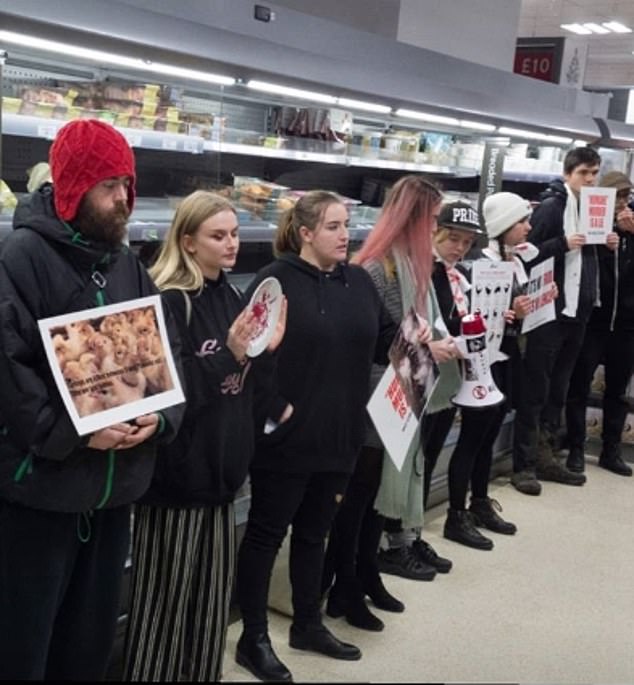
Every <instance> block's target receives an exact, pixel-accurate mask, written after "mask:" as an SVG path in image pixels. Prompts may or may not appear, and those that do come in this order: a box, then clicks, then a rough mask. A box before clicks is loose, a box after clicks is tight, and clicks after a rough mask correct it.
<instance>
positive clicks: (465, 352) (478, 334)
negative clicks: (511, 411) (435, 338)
mask: <svg viewBox="0 0 634 685" xmlns="http://www.w3.org/2000/svg"><path fill="white" fill-rule="evenodd" d="M460 332H461V335H460V337H458V338H455V339H454V340H455V342H456V346H457V347H458V349H459V350H460V352H461V353H462V356H463V359H462V363H461V369H462V385H461V386H460V390H459V391H458V393H457V394H456V395H454V396H453V397H452V398H451V401H452V402H453V403H454V404H455V405H457V406H459V407H471V408H472V409H484V408H486V407H493V406H495V405H496V404H500V403H501V402H504V399H505V396H504V393H502V392H500V391H499V389H498V387H497V385H496V384H495V381H494V380H493V378H492V376H491V367H490V365H489V353H488V352H487V347H486V326H485V325H484V320H483V319H482V317H481V316H480V313H479V312H475V313H473V314H466V315H465V316H463V317H462V319H461V320H460Z"/></svg>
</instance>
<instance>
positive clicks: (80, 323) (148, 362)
mask: <svg viewBox="0 0 634 685" xmlns="http://www.w3.org/2000/svg"><path fill="white" fill-rule="evenodd" d="M38 325H39V328H40V334H41V336H42V340H43V342H44V349H45V351H46V356H47V359H48V363H49V365H50V367H51V371H52V373H53V376H54V378H55V382H56V384H57V388H58V390H59V392H60V395H61V396H62V399H63V401H64V406H65V407H66V410H67V411H68V413H69V415H70V417H71V419H72V421H73V425H74V426H75V428H76V430H77V432H78V433H79V434H80V435H86V434H87V433H92V432H94V431H96V430H99V429H101V428H106V427H107V426H111V425H112V424H114V423H118V422H121V421H129V420H131V419H134V418H136V417H137V416H141V415H142V414H148V413H151V412H154V411H158V410H160V409H164V408H165V407H170V406H172V405H174V404H179V403H180V402H184V400H185V398H184V395H183V390H182V388H181V385H180V381H179V378H178V374H177V373H176V367H175V365H174V359H173V357H172V352H171V347H170V344H169V339H168V337H167V331H166V328H165V318H164V316H163V309H162V305H161V298H160V297H159V296H157V295H152V296H150V297H144V298H140V299H136V300H129V301H127V302H120V303H118V304H113V305H107V306H105V307H98V308H96V309H84V310H82V311H79V312H73V313H71V314H64V315H61V316H54V317H50V318H47V319H41V320H40V321H38Z"/></svg>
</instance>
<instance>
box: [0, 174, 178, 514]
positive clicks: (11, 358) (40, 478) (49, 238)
mask: <svg viewBox="0 0 634 685" xmlns="http://www.w3.org/2000/svg"><path fill="white" fill-rule="evenodd" d="M14 228H15V230H14V231H13V233H11V234H10V235H9V236H8V237H7V238H6V239H5V240H4V241H3V243H2V246H1V249H0V426H2V428H1V430H0V433H1V435H0V499H4V500H7V501H10V502H16V503H19V504H23V505H25V506H28V507H32V508H36V509H44V510H52V511H65V512H85V511H89V510H91V509H93V508H96V507H97V506H98V505H100V506H102V507H106V508H110V507H115V506H118V505H122V504H126V503H129V502H133V501H134V500H136V499H137V498H138V497H139V496H140V495H142V494H143V492H144V491H145V490H146V488H147V487H148V485H149V482H150V477H151V475H152V470H153V467H154V455H155V449H156V447H155V445H154V444H152V443H153V442H154V441H153V440H152V441H148V442H146V443H142V444H140V445H138V446H137V447H135V448H132V449H128V450H121V451H119V452H115V451H113V450H105V451H104V450H93V449H89V448H87V447H84V445H85V444H86V442H87V440H86V439H85V438H84V439H82V438H80V436H79V435H78V434H77V432H76V430H75V428H74V427H73V424H72V422H71V419H70V417H69V416H68V413H67V412H66V409H65V408H64V404H63V401H62V398H61V396H60V394H59V392H58V390H57V387H56V385H55V381H54V379H53V376H52V373H51V371H50V368H49V365H48V362H47V360H46V355H45V352H44V347H43V345H42V342H41V338H40V333H39V330H38V325H37V321H38V319H43V318H47V317H50V316H56V315H61V314H65V313H69V312H73V311H79V310H82V309H88V308H92V307H95V306H96V305H97V303H98V301H96V294H97V290H98V288H97V287H96V286H95V284H94V281H93V280H92V279H91V276H92V274H93V273H94V272H95V270H98V271H99V272H100V273H101V274H102V275H103V276H104V278H105V284H104V287H103V288H102V289H101V294H102V296H103V298H104V303H105V304H112V303H116V302H123V301H125V300H130V299H134V298H138V297H143V296H147V295H152V294H155V293H156V289H155V287H154V285H153V284H152V282H151V280H150V278H149V276H148V275H147V273H146V271H145V269H144V268H143V266H142V265H141V264H140V262H139V261H138V260H137V258H136V257H135V255H134V254H133V253H132V252H130V251H129V250H128V249H127V248H125V247H121V248H120V249H111V248H108V247H107V246H106V245H103V244H98V243H90V242H88V241H85V240H83V239H81V236H79V234H77V233H74V231H73V229H72V228H70V227H66V226H65V225H64V224H62V223H61V222H60V221H59V220H58V219H57V217H56V215H55V211H54V208H53V195H52V187H51V186H50V185H46V186H44V187H43V188H41V189H40V190H39V191H37V192H35V193H33V194H32V195H30V196H27V197H26V198H24V200H23V201H21V202H20V204H19V205H18V207H17V209H16V211H15V214H14ZM78 238H79V239H78ZM167 318H168V321H169V316H168V317H167ZM168 325H171V322H169V323H168ZM171 342H172V346H173V349H174V352H175V356H176V357H178V353H179V349H178V348H179V345H178V340H177V338H174V339H172V340H171ZM181 412H182V408H178V407H173V408H170V409H168V410H165V411H164V412H162V414H163V416H164V417H165V419H166V425H165V430H164V432H163V435H165V437H166V438H169V437H171V436H173V434H174V432H175V431H174V429H175V428H176V427H177V426H178V423H179V422H180V415H181Z"/></svg>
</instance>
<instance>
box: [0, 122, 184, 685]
mask: <svg viewBox="0 0 634 685" xmlns="http://www.w3.org/2000/svg"><path fill="white" fill-rule="evenodd" d="M49 159H50V164H51V171H52V178H53V185H52V186H51V185H50V184H48V183H47V184H45V185H43V186H42V187H40V188H39V189H38V190H37V191H35V192H34V193H33V194H31V195H28V196H26V197H25V198H24V199H23V200H21V202H20V204H19V206H18V207H17V209H16V212H15V214H14V228H15V230H14V232H13V233H12V234H10V235H9V236H8V237H7V238H6V239H5V241H4V242H3V244H2V249H1V252H0V425H1V426H2V428H1V430H0V678H6V679H10V680H16V679H17V680H22V679H35V680H41V679H53V680H87V681H89V680H101V679H103V677H104V676H105V673H106V668H107V664H108V659H109V656H110V652H111V649H112V645H113V642H114V637H115V630H116V624H117V618H118V616H119V611H120V601H121V586H122V579H123V570H124V564H125V561H126V558H127V555H128V546H129V536H130V509H129V504H130V503H131V502H133V501H135V500H136V499H138V498H139V497H140V496H141V495H142V494H143V493H144V492H145V490H146V489H147V487H148V485H149V483H150V478H151V475H152V471H153V468H154V460H155V446H154V445H153V444H152V443H153V442H154V439H155V437H156V436H158V435H159V434H163V436H165V437H166V438H169V437H170V436H172V435H173V434H174V433H175V431H176V429H177V428H178V425H179V423H180V418H181V413H182V405H181V407H172V408H170V409H167V410H164V411H163V412H161V413H160V414H156V413H154V414H149V415H145V416H141V417H139V418H137V419H136V421H132V422H130V423H118V424H116V425H113V426H110V427H108V428H104V429H102V430H98V431H96V432H94V433H92V434H90V435H87V436H84V437H81V436H80V435H78V433H77V431H76V430H75V428H74V426H73V423H72V422H71V419H70V417H69V414H68V413H67V411H66V409H65V407H64V404H63V401H62V397H61V395H60V393H59V391H58V390H57V386H56V384H55V381H54V379H53V374H52V372H51V370H50V368H49V365H48V363H47V360H46V356H45V351H44V347H43V344H42V341H41V338H40V334H39V330H38V323H37V322H38V320H39V319H43V318H46V317H50V316H55V315H60V314H65V313H70V312H74V311H80V310H83V309H87V308H93V307H96V306H98V305H103V304H108V303H110V304H112V303H117V302H123V301H126V300H132V299H136V298H139V297H143V296H146V295H152V294H155V293H156V289H155V287H154V285H153V284H152V281H151V280H150V278H149V276H148V275H147V273H146V271H145V269H144V268H143V266H142V265H141V263H140V262H139V261H138V259H137V258H136V257H135V255H134V254H133V253H132V252H130V251H129V250H128V249H127V248H126V247H125V245H123V244H122V240H123V238H124V236H125V232H126V223H127V219H128V216H129V214H130V211H131V210H132V206H133V203H134V184H135V165H134V155H133V153H132V150H131V149H130V146H129V145H128V143H127V141H126V140H125V138H124V137H123V136H122V135H121V134H120V133H119V132H117V131H116V130H115V129H114V128H113V127H111V126H109V125H108V124H105V123H103V122H100V121H96V120H77V121H73V122H71V123H69V124H67V125H66V126H64V127H63V128H62V129H61V130H60V131H59V133H58V135H57V137H56V139H55V141H54V142H53V145H52V147H51V150H50V156H49ZM166 319H167V323H168V326H170V325H171V324H170V318H169V316H167V317H166ZM171 342H172V345H173V349H174V354H175V357H176V358H178V351H179V347H178V339H177V337H172V339H171Z"/></svg>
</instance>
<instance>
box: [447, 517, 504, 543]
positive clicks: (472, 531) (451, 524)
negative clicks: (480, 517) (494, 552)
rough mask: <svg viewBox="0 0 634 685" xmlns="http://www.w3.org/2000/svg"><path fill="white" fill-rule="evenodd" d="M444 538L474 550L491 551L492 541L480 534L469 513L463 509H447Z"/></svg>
mask: <svg viewBox="0 0 634 685" xmlns="http://www.w3.org/2000/svg"><path fill="white" fill-rule="evenodd" d="M444 536H445V537H446V538H447V539H448V540H453V541H454V542H459V543H460V544H461V545H466V546H467V547H473V548H474V549H484V550H490V549H493V540H490V539H489V538H487V537H484V535H482V533H480V531H479V530H478V529H477V528H476V527H475V525H474V523H473V517H472V514H471V512H469V511H465V510H464V509H462V510H461V509H451V508H449V509H447V519H446V520H445V528H444Z"/></svg>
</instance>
